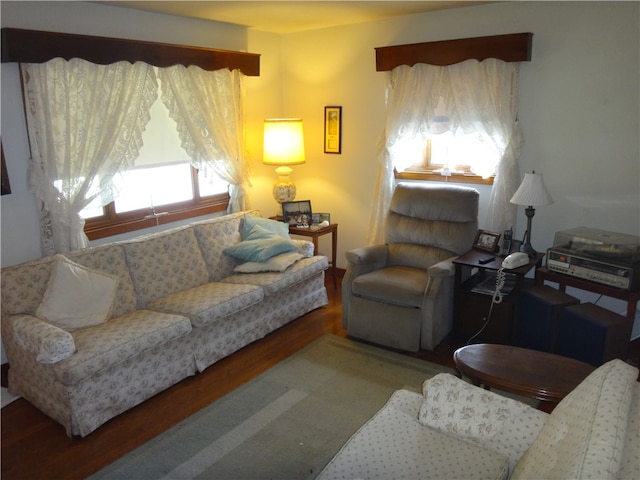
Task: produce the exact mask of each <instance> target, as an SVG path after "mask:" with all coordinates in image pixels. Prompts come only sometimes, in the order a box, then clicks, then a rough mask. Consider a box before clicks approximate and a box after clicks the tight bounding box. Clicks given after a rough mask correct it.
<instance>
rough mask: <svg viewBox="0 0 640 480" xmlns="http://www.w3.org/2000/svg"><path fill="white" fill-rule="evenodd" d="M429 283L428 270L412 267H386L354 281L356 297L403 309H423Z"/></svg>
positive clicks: (353, 288)
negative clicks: (398, 306)
mask: <svg viewBox="0 0 640 480" xmlns="http://www.w3.org/2000/svg"><path fill="white" fill-rule="evenodd" d="M428 282H429V274H428V273H427V271H426V270H422V269H419V268H412V267H402V266H396V267H386V268H381V269H379V270H375V271H373V272H370V273H365V274H364V275H360V276H358V277H356V278H355V279H354V280H353V284H352V286H351V291H352V292H353V294H354V295H357V296H359V297H364V298H368V299H372V300H375V301H378V302H383V303H390V304H393V305H400V306H403V307H415V308H420V307H422V303H423V302H424V298H425V297H424V292H425V290H426V288H427V283H428Z"/></svg>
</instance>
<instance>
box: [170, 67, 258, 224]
mask: <svg viewBox="0 0 640 480" xmlns="http://www.w3.org/2000/svg"><path fill="white" fill-rule="evenodd" d="M159 75H160V80H161V82H162V101H163V102H164V104H165V106H166V107H167V109H168V110H169V115H170V116H171V118H173V119H174V120H175V121H176V123H177V124H178V134H179V135H180V140H181V141H182V147H183V148H184V149H185V151H186V152H187V153H188V154H189V156H190V157H191V159H192V165H193V166H194V167H195V168H197V169H199V170H200V171H201V172H203V174H204V176H205V178H207V177H209V176H211V175H212V174H213V175H215V176H217V177H219V178H221V179H222V180H224V181H226V182H228V183H229V184H230V185H231V187H230V191H229V195H230V197H231V201H230V202H229V208H228V210H229V212H236V211H241V210H244V209H245V208H247V200H246V199H247V195H246V188H248V186H249V181H248V176H247V175H246V173H245V171H244V164H245V162H244V158H243V157H244V152H243V145H244V138H243V132H244V111H243V97H244V82H243V76H242V74H241V73H240V71H238V70H233V71H230V70H227V69H222V70H216V71H213V72H209V71H206V70H203V69H201V68H199V67H197V66H194V65H192V66H189V67H185V66H183V65H176V66H173V67H170V68H165V69H161V70H160V74H159ZM220 125H224V126H225V128H220V127H219V126H220Z"/></svg>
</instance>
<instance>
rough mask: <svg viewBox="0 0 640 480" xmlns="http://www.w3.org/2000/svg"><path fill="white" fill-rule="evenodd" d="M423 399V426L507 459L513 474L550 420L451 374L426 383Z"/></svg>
mask: <svg viewBox="0 0 640 480" xmlns="http://www.w3.org/2000/svg"><path fill="white" fill-rule="evenodd" d="M423 395H424V402H423V403H422V406H421V407H420V413H419V416H418V420H419V421H420V423H422V424H423V425H426V426H428V427H431V428H436V429H438V430H440V431H441V432H444V433H447V434H450V435H454V436H456V437H460V438H462V439H464V440H467V441H470V442H472V443H475V444H477V445H482V446H484V447H487V448H490V449H492V450H494V451H495V452H497V453H500V454H502V455H505V456H507V457H508V458H509V467H510V469H511V470H512V469H513V468H514V467H515V465H516V463H517V462H518V460H519V459H520V457H521V456H522V455H523V454H524V452H525V451H526V450H527V448H528V447H529V446H530V445H531V444H532V443H533V441H534V440H535V438H536V436H537V435H538V433H539V432H540V430H541V429H542V427H543V426H544V424H545V422H546V421H547V418H548V417H549V415H548V414H546V413H544V412H541V411H539V410H536V409H534V408H531V407H530V406H528V405H526V404H524V403H522V402H519V401H516V400H513V399H511V398H507V397H504V396H502V395H498V394H497V393H494V392H490V391H488V390H484V389H482V388H478V387H476V386H473V385H470V384H469V383H467V382H465V381H463V380H461V379H459V378H457V377H455V376H453V375H451V374H448V373H441V374H438V375H436V376H435V377H433V378H431V379H429V380H427V381H426V382H424V384H423Z"/></svg>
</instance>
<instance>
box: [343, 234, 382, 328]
mask: <svg viewBox="0 0 640 480" xmlns="http://www.w3.org/2000/svg"><path fill="white" fill-rule="evenodd" d="M387 253H388V248H387V246H386V245H383V244H377V245H367V246H366V247H360V248H356V249H354V250H349V251H347V252H345V257H347V268H346V271H345V273H344V277H342V325H343V326H344V327H345V328H346V326H347V319H348V313H349V311H348V309H349V302H350V300H351V284H352V283H353V280H354V279H355V278H356V277H359V276H360V275H364V274H365V273H369V272H373V271H374V270H378V269H380V268H382V267H384V266H385V265H386V264H387Z"/></svg>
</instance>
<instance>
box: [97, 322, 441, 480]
mask: <svg viewBox="0 0 640 480" xmlns="http://www.w3.org/2000/svg"><path fill="white" fill-rule="evenodd" d="M441 372H449V373H453V371H452V370H451V369H448V368H446V367H442V366H439V365H435V364H433V363H429V362H425V361H423V360H418V359H415V358H411V357H407V356H404V355H401V354H399V353H394V352H390V351H387V350H383V349H380V348H376V347H373V346H370V345H365V344H361V343H357V342H354V341H351V340H348V339H345V338H341V337H337V336H334V335H325V336H323V337H321V338H320V339H318V340H316V341H315V342H313V343H312V344H310V345H309V346H307V347H305V348H304V349H302V350H301V351H299V352H298V353H296V354H294V355H292V356H291V357H289V358H287V359H286V360H284V361H282V362H280V363H279V364H278V365H276V366H275V367H273V368H271V369H270V370H268V371H266V372H265V373H263V374H262V375H260V376H258V377H256V378H255V379H253V380H251V381H250V382H248V383H247V384H245V385H243V386H242V387H240V388H238V389H236V390H234V391H233V392H231V393H229V394H228V395H226V396H224V397H223V398H221V399H220V400H217V401H216V402H214V403H212V404H211V405H209V406H207V407H205V408H204V409H203V410H201V411H200V412H198V413H196V414H194V415H192V416H191V417H189V418H188V419H186V420H185V421H183V422H181V423H179V424H178V425H176V426H175V427H173V428H171V429H169V430H167V431H166V432H164V433H163V434H161V435H159V436H158V437H156V438H154V439H153V440H151V441H149V442H147V443H146V444H144V445H142V446H141V447H139V448H137V449H136V450H134V451H133V452H131V453H130V454H128V455H126V456H124V457H123V458H121V459H119V460H118V461H116V462H114V463H113V464H111V465H109V466H108V467H106V468H104V469H103V470H101V471H100V472H98V473H96V474H95V475H93V476H92V477H91V478H92V479H103V478H108V479H116V478H123V479H124V478H126V479H151V478H153V479H160V478H167V479H170V478H176V479H191V478H202V479H214V478H215V479H261V478H264V479H305V478H315V476H316V475H318V473H319V472H320V470H322V468H323V467H324V466H325V465H326V464H327V463H328V462H329V460H331V458H332V457H333V455H334V454H335V453H336V452H337V451H338V450H339V449H340V447H341V446H342V444H344V443H345V442H346V441H347V440H348V439H349V437H350V436H351V435H352V434H353V433H355V431H356V430H357V429H358V428H359V427H360V426H361V425H363V424H364V423H365V422H366V421H367V420H368V419H369V418H370V417H371V416H372V415H373V414H374V413H375V412H377V411H378V410H379V409H380V408H381V407H382V406H383V405H384V404H385V403H386V401H387V400H388V399H389V397H390V396H391V394H392V393H393V392H394V391H395V390H397V389H399V388H407V389H410V390H413V391H417V392H420V391H421V389H422V383H423V382H424V381H425V380H426V379H427V378H430V377H432V376H434V375H436V374H438V373H441Z"/></svg>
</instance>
